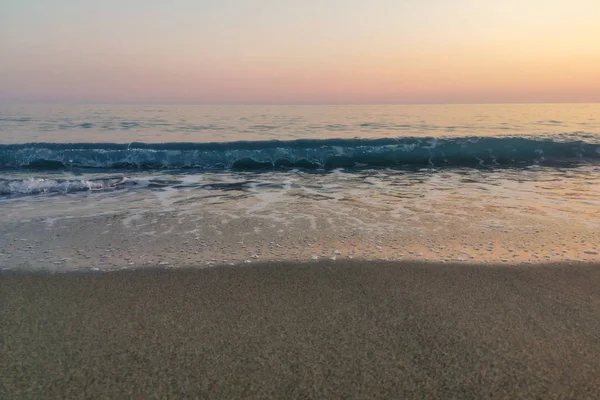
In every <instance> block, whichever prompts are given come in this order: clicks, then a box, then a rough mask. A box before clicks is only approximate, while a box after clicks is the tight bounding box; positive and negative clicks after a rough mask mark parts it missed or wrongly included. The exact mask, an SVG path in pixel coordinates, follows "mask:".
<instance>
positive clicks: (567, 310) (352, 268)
mask: <svg viewBox="0 0 600 400" xmlns="http://www.w3.org/2000/svg"><path fill="white" fill-rule="evenodd" d="M0 297H1V300H0V321H1V324H0V330H1V342H0V345H1V354H0V398H6V399H8V398H10V399H13V398H16V399H18V398H115V399H116V398H184V397H188V398H225V399H233V398H393V399H397V398H442V399H449V398H461V399H464V398H477V399H479V398H508V399H514V398H545V399H546V398H577V399H584V398H599V395H598V393H600V265H592V264H587V265H586V264H580V265H571V266H570V265H543V266H524V267H518V266H512V267H510V266H479V265H447V264H446V265H439V264H438V265H436V264H417V263H388V262H369V263H367V262H359V261H350V262H347V261H344V262H339V261H338V262H337V263H335V262H329V261H328V262H319V263H309V264H290V263H287V264H281V263H272V264H266V265H252V266H241V267H219V268H211V269H172V270H164V269H163V270H161V269H145V270H144V269H141V270H134V271H120V272H108V273H66V274H47V273H40V272H38V273H25V272H4V273H2V274H0Z"/></svg>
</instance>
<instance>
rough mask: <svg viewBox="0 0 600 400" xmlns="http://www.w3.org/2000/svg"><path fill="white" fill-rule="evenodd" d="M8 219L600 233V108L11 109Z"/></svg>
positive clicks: (3, 136)
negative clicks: (162, 217)
mask: <svg viewBox="0 0 600 400" xmlns="http://www.w3.org/2000/svg"><path fill="white" fill-rule="evenodd" d="M131 196H134V197H135V202H133V203H131V202H129V201H128V200H127V199H128V198H131ZM66 202H68V204H71V205H70V206H69V207H66V206H65V204H67V203H66ZM140 204H144V206H143V209H140V208H139V205H140ZM174 205H179V206H177V207H175V206H174ZM466 206H470V208H468V207H467V210H466V211H465V207H466ZM311 207H313V208H314V209H315V210H317V211H314V212H313V211H310V212H309V211H306V212H304V211H302V212H299V211H298V210H307V209H311ZM344 207H347V208H346V210H347V211H346V212H345V213H340V212H339V210H341V209H344ZM0 209H2V210H3V211H4V212H3V213H1V214H3V216H1V217H0V223H17V222H18V221H36V220H39V219H40V218H41V219H43V220H47V221H55V220H56V219H57V218H58V219H61V218H63V219H64V218H91V217H92V216H95V215H107V214H111V213H112V214H119V215H123V213H125V214H124V215H127V214H132V215H133V216H131V217H126V220H125V222H123V224H124V226H126V227H128V229H129V226H130V224H129V222H127V221H130V219H129V218H134V219H135V218H138V217H136V215H140V213H158V214H160V213H164V212H167V211H165V210H171V211H172V210H176V209H179V210H185V211H181V212H185V215H186V217H185V218H183V217H181V218H179V219H178V220H176V221H175V220H173V221H170V222H169V223H168V224H173V225H174V226H179V227H180V229H184V228H183V226H184V225H185V226H186V227H185V229H187V230H182V231H181V232H180V233H178V234H181V235H185V232H196V231H197V229H200V228H194V226H188V225H186V224H190V221H195V220H199V219H200V217H199V216H198V215H199V213H207V212H208V213H210V218H209V219H210V220H211V221H212V222H211V224H212V225H211V226H212V228H211V229H217V230H218V229H220V228H219V227H218V225H219V224H218V221H219V218H221V217H219V216H220V215H226V216H227V219H229V218H234V219H239V218H251V217H252V216H256V215H260V216H261V217H260V218H263V217H266V216H269V218H274V219H273V221H274V224H283V225H282V226H287V228H283V227H282V228H281V229H280V230H279V231H280V233H279V234H283V233H281V232H285V230H286V229H292V226H294V224H296V223H300V222H299V221H300V220H301V219H306V223H307V224H308V225H302V226H304V227H303V228H302V229H309V230H314V229H320V228H317V227H318V226H319V223H320V222H319V221H321V220H322V219H323V218H325V220H327V221H333V219H331V218H333V217H331V218H330V217H326V216H327V215H329V214H331V215H336V218H338V219H340V218H341V219H340V220H337V222H335V226H338V227H339V226H347V227H348V229H351V228H352V229H353V226H354V225H355V223H356V222H353V221H354V220H355V219H356V218H355V217H354V213H355V212H366V213H368V215H369V216H368V218H367V219H372V220H373V221H378V222H369V223H366V222H364V221H365V219H364V218H363V219H361V221H362V222H364V229H365V230H366V231H368V232H370V233H369V234H372V233H373V232H375V233H377V232H379V231H378V230H380V229H383V227H386V228H385V229H387V231H386V232H388V233H389V232H392V231H393V232H396V231H395V229H400V228H401V227H402V224H403V223H408V222H406V221H409V220H411V221H416V220H427V221H429V222H427V223H428V224H429V223H432V222H431V221H434V222H435V218H438V216H439V218H440V224H442V222H443V223H444V224H450V223H451V221H454V219H456V218H459V217H458V216H457V213H456V210H458V209H462V210H463V211H462V214H461V216H460V218H462V219H461V221H463V222H461V223H463V224H466V222H465V221H467V220H466V219H465V218H467V219H470V221H469V224H473V223H474V221H475V222H477V223H479V224H480V225H481V226H483V227H484V230H483V231H482V232H484V231H485V226H486V222H485V221H484V219H485V220H486V221H487V219H490V218H491V219H498V220H502V221H503V223H502V226H511V224H512V225H514V226H517V225H519V224H521V225H522V224H523V221H525V218H530V217H531V218H534V217H535V218H538V221H540V223H542V222H544V223H548V224H550V225H552V226H570V227H573V226H575V225H577V224H579V225H577V226H581V227H585V228H581V229H584V230H585V229H591V231H590V232H600V104H571V105H569V104H550V105H545V104H540V105H448V106H442V105H428V106H425V105H423V106H403V105H397V106H272V107H267V106H222V107H216V106H109V105H85V106H83V105H78V106H56V105H52V106H41V105H27V106H15V105H11V106H1V107H0ZM292 210H296V211H292ZM353 210H354V211H353ZM494 210H496V211H494ZM171 211H169V212H171ZM318 213H320V214H318ZM317 214H318V215H317ZM194 216H196V217H194ZM400 216H403V217H402V218H405V219H403V220H401V222H398V223H397V224H396V225H390V224H389V221H390V219H391V220H394V218H400ZM484 216H485V218H484ZM192 217H194V218H197V219H194V218H192ZM148 218H149V217H148ZM207 218H208V217H207ZM432 218H433V220H432ZM150 221H152V219H150ZM215 221H217V222H215ZM457 221H458V220H457ZM511 221H513V222H511ZM528 221H529V220H528ZM362 222H361V223H362ZM163 223H166V222H163ZM333 223H334V222H331V224H333ZM528 223H529V225H528V226H535V224H536V223H535V222H528ZM147 224H150V222H148V223H147ZM290 224H291V225H290ZM398 224H400V225H398ZM15 226H17V225H15ZM332 226H333V225H332ZM418 226H419V224H416V225H415V224H412V225H411V229H413V228H414V229H416V228H415V227H418ZM423 226H425V225H423ZM431 226H433V227H434V228H428V229H430V230H431V231H429V233H427V232H426V233H424V234H423V233H421V234H419V235H420V236H421V235H425V236H427V235H433V233H434V231H437V229H438V228H435V226H436V224H435V223H433V225H431ZM440 226H441V225H440ZM465 226H466V225H465ZM494 226H498V223H497V221H496V222H495V225H494ZM246 228H247V229H250V231H249V232H250V233H252V232H254V230H252V229H255V230H256V231H257V232H258V229H259V228H257V227H251V226H249V225H248V226H247V227H246ZM246 228H244V229H246ZM596 228H598V229H596ZM261 229H262V228H261ZM294 229H300V228H294ZM335 229H337V228H335ZM335 229H334V232H335ZM419 229H420V228H419ZM423 229H424V228H423ZM473 229H475V228H473ZM477 229H479V228H477ZM503 229H505V228H503ZM506 229H508V228H506ZM506 229H505V231H506V232H508V230H506ZM520 229H521V228H520ZM522 229H529V228H527V227H525V226H522ZM573 229H575V228H573ZM577 229H579V228H577ZM175 231H177V229H176V230H175ZM168 232H171V230H168ZM400 232H408V231H406V230H405V231H400ZM465 232H467V231H465ZM469 232H470V231H469ZM534 232H535V231H534ZM565 232H566V231H565ZM569 232H570V231H569ZM586 232H587V231H586ZM380 233H381V232H380ZM287 234H289V235H292V236H294V235H295V234H294V233H289V232H288V233H287ZM390 234H391V233H390ZM465 234H467V233H465ZM470 234H471V233H468V235H470ZM557 234H558V233H557ZM565 234H566V233H565ZM394 235H397V233H394ZM569 235H571V236H570V239H569V240H575V239H573V238H575V237H576V235H575V234H572V233H569ZM589 235H592V236H593V233H590V234H589ZM589 235H588V236H586V240H587V241H588V242H586V243H589V241H590V240H591V241H592V242H593V241H594V240H597V238H595V236H593V237H592V236H589ZM334 236H335V235H334V234H332V235H330V236H328V238H329V239H327V240H332V238H333V237H334ZM420 236H419V237H420ZM391 237H393V236H391ZM557 237H558V236H557ZM590 238H591V239H590ZM513 239H514V242H519V241H520V239H518V238H517V239H515V238H512V239H510V240H513ZM365 240H366V239H365ZM507 240H509V239H507ZM510 240H509V241H510ZM561 240H562V239H561ZM578 240H579V239H578ZM564 242H565V243H566V239H565V240H564ZM374 243H375V242H374ZM417 244H418V243H417ZM592 244H593V246H596V244H594V243H592ZM375 245H376V246H377V247H379V244H376V243H375V244H374V246H375ZM565 245H566V244H565ZM598 245H600V244H598ZM593 246H592V247H593ZM567 247H569V246H567ZM570 247H573V246H570ZM507 251H508V250H507ZM569 251H570V250H569ZM586 251H587V253H582V254H583V256H585V257H596V255H595V254H597V251H596V250H589V249H587V250H586ZM566 252H567V251H566V250H561V253H560V254H563V253H565V254H566ZM552 254H554V253H552ZM556 254H558V250H556ZM573 254H578V253H576V252H575V253H573ZM304 256H306V255H302V254H301V255H299V256H298V257H304Z"/></svg>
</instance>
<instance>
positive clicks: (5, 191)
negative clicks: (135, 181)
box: [0, 178, 128, 196]
mask: <svg viewBox="0 0 600 400" xmlns="http://www.w3.org/2000/svg"><path fill="white" fill-rule="evenodd" d="M127 183H128V179H127V178H114V179H97V180H85V179H81V180H68V179H48V178H28V179H0V196H15V195H17V196H18V195H36V194H50V193H61V194H67V193H75V192H85V191H100V190H107V189H112V190H114V189H118V188H120V187H123V186H124V185H126V184H127Z"/></svg>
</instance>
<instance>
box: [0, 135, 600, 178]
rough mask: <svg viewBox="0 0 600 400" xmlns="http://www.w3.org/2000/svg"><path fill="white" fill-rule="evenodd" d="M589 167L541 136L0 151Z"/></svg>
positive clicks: (141, 163) (36, 158)
mask: <svg viewBox="0 0 600 400" xmlns="http://www.w3.org/2000/svg"><path fill="white" fill-rule="evenodd" d="M589 163H594V164H595V163H600V144H598V143H592V142H588V141H585V140H582V139H576V140H573V138H567V139H562V140H556V139H554V140H552V139H549V138H544V137H460V138H433V137H426V138H417V137H405V138H398V139H323V140H293V141H276V140H273V141H240V142H215V143H157V144H152V143H130V144H119V143H26V144H9V145H0V169H36V170H56V169H68V168H101V169H179V168H200V169H208V170H223V169H234V170H269V169H274V168H305V169H334V168H352V167H369V168H376V167H403V166H407V167H410V166H412V167H415V166H416V167H435V168H444V167H475V168H479V167H483V168H488V167H491V168H493V167H500V168H502V167H516V166H528V165H546V166H554V165H565V164H589Z"/></svg>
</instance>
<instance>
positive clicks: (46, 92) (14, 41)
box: [0, 0, 600, 104]
mask: <svg viewBox="0 0 600 400" xmlns="http://www.w3.org/2000/svg"><path fill="white" fill-rule="evenodd" d="M0 54H1V56H0V101H1V102H42V103H43V102H67V103H69V102H76V103H77V102H84V103H88V102H99V103H198V104H383V103H386V104H389V103H412V104H422V103H528V102H600V1H599V0H502V1H500V0H368V1H367V0H361V1H358V0H319V1H309V0H302V1H301V0H294V1H291V0H213V1H206V0H169V1H165V0H103V1H95V0H0Z"/></svg>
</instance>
